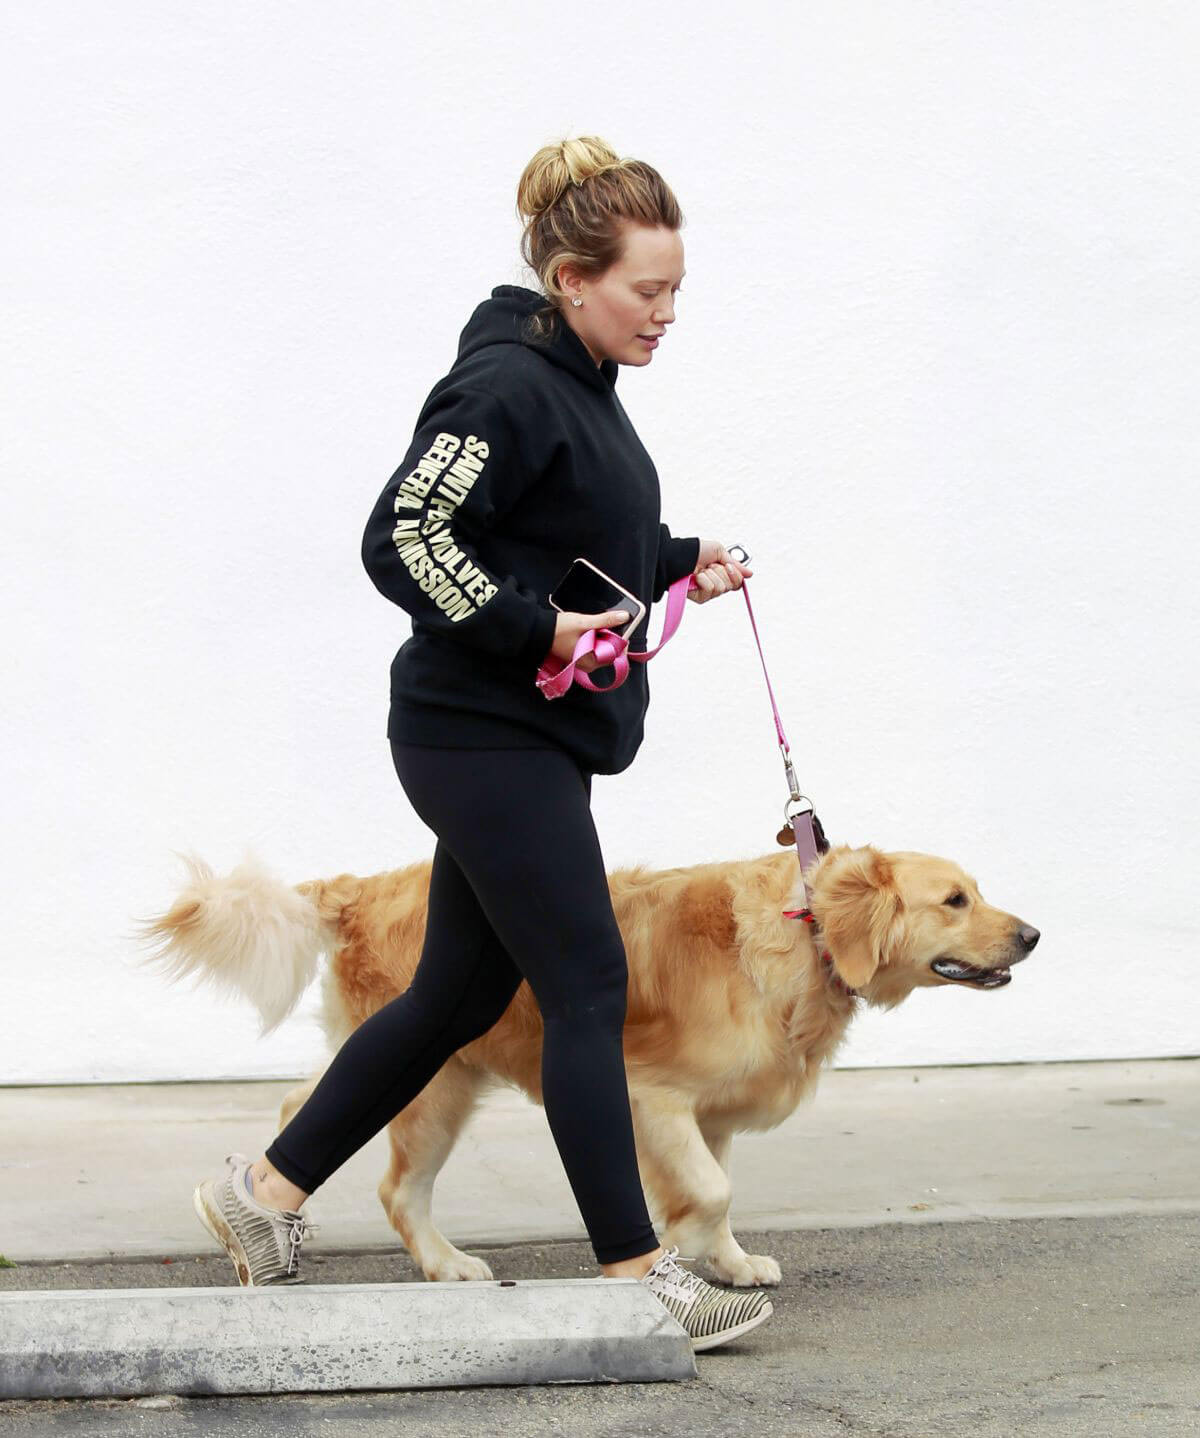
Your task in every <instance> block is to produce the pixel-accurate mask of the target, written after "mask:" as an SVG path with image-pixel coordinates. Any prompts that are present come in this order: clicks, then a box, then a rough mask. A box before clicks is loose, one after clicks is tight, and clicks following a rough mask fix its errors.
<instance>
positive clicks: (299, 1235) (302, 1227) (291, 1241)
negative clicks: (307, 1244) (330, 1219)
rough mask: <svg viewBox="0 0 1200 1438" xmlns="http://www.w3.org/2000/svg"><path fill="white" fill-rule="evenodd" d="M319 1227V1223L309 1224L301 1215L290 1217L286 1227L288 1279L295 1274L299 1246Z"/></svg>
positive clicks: (298, 1260)
mask: <svg viewBox="0 0 1200 1438" xmlns="http://www.w3.org/2000/svg"><path fill="white" fill-rule="evenodd" d="M320 1227H321V1225H320V1224H319V1223H310V1222H309V1220H308V1219H307V1218H306V1217H305V1215H304V1214H302V1213H297V1214H295V1215H293V1216H292V1217H291V1220H290V1223H289V1227H288V1266H287V1271H288V1277H289V1278H290V1277H291V1275H292V1274H294V1273H295V1272H296V1269H297V1266H298V1265H299V1262H300V1244H301V1243H302V1242H303V1241H304V1239H305V1238H306V1237H307V1235H308V1234H310V1233H316V1232H317V1230H318V1229H319V1228H320Z"/></svg>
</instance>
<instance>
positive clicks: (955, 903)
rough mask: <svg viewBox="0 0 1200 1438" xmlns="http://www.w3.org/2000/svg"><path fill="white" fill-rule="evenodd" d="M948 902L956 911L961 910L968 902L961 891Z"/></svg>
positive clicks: (957, 891)
mask: <svg viewBox="0 0 1200 1438" xmlns="http://www.w3.org/2000/svg"><path fill="white" fill-rule="evenodd" d="M946 902H947V903H948V904H949V905H951V906H952V907H953V908H955V909H961V908H963V907H964V905H965V904H966V902H967V896H966V894H964V893H963V891H962V890H961V889H956V890H955V891H954V893H953V894H951V895H950V897H949V898H948V899H947V900H946Z"/></svg>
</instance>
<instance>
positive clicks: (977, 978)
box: [929, 956, 1012, 989]
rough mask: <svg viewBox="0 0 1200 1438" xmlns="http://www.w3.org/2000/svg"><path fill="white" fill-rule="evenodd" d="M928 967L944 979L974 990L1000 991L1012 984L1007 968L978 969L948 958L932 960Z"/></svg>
mask: <svg viewBox="0 0 1200 1438" xmlns="http://www.w3.org/2000/svg"><path fill="white" fill-rule="evenodd" d="M929 967H930V968H931V969H932V970H933V972H934V973H935V974H941V976H942V978H944V979H952V980H953V981H954V983H956V984H970V985H971V987H972V988H975V989H1002V988H1003V987H1004V985H1005V984H1011V983H1012V970H1011V969H1009V968H1008V967H1004V968H998V969H979V968H976V967H975V965H974V964H966V963H964V962H963V961H962V959H952V958H950V957H949V956H944V957H943V958H940V959H934V961H933V963H932V964H930V966H929Z"/></svg>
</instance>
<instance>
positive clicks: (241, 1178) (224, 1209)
mask: <svg viewBox="0 0 1200 1438" xmlns="http://www.w3.org/2000/svg"><path fill="white" fill-rule="evenodd" d="M225 1163H226V1165H227V1167H226V1171H225V1173H224V1174H223V1175H222V1176H221V1177H220V1178H206V1179H205V1180H204V1182H203V1183H201V1184H200V1185H199V1186H198V1187H197V1188H196V1191H195V1192H194V1193H193V1195H192V1205H193V1207H194V1208H195V1210H196V1213H197V1215H198V1216H199V1219H200V1222H201V1223H202V1224H203V1225H204V1227H205V1228H206V1229H208V1231H209V1233H211V1234H212V1236H213V1237H214V1238H215V1239H216V1240H217V1242H218V1243H219V1244H220V1245H221V1247H222V1248H223V1249H224V1250H225V1252H226V1253H227V1254H228V1255H229V1256H230V1258H231V1259H233V1266H234V1268H235V1269H236V1270H237V1276H238V1282H239V1283H240V1284H241V1285H242V1287H243V1288H255V1287H261V1286H262V1285H264V1284H268V1283H303V1282H304V1280H303V1279H302V1278H301V1277H300V1273H299V1269H300V1244H301V1242H302V1240H303V1239H304V1238H305V1237H306V1236H307V1235H308V1234H309V1233H315V1232H316V1230H317V1228H318V1227H319V1225H318V1224H315V1223H310V1222H309V1221H308V1219H307V1218H305V1216H304V1215H303V1214H302V1213H299V1212H297V1211H294V1210H292V1209H278V1208H268V1207H267V1206H266V1205H265V1204H262V1203H259V1202H258V1200H257V1199H255V1198H253V1197H251V1195H250V1193H249V1192H248V1191H247V1189H246V1170H247V1169H248V1168H249V1167H250V1160H249V1159H248V1158H247V1157H246V1156H245V1154H242V1153H231V1154H228V1155H227V1156H226V1159H225Z"/></svg>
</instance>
